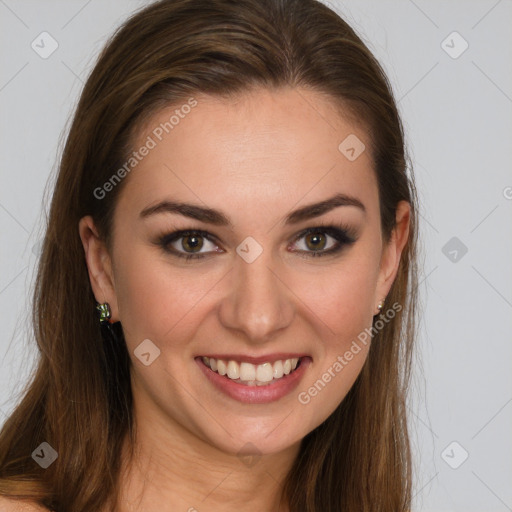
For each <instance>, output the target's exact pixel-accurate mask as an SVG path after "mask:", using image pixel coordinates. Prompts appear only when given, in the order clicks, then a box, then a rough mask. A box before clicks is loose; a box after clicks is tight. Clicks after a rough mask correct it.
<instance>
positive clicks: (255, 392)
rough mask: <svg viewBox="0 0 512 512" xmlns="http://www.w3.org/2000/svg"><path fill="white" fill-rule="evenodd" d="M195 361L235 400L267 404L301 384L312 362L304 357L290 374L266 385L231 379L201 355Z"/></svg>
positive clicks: (220, 388) (215, 383) (209, 378)
mask: <svg viewBox="0 0 512 512" xmlns="http://www.w3.org/2000/svg"><path fill="white" fill-rule="evenodd" d="M195 361H196V363H197V364H198V365H199V368H201V371H202V372H203V373H204V374H205V375H206V377H207V378H208V380H209V381H210V382H211V383H212V384H213V385H214V386H215V387H216V388H217V389H219V390H220V391H222V392H223V393H225V394H226V395H228V396H229V397H231V398H234V399H235V400H238V401H240V402H245V403H248V404H266V403H269V402H275V401H276V400H279V399H280V398H282V397H284V396H286V395H288V394H289V393H291V392H292V391H293V390H294V389H295V388H296V387H297V386H298V385H299V382H300V380H301V378H302V376H303V375H304V373H305V372H306V369H307V367H308V366H309V365H310V363H311V359H310V358H309V357H303V358H302V359H301V362H300V365H299V366H298V367H297V368H296V369H295V370H294V371H293V372H291V373H289V374H288V375H283V377H282V378H280V379H278V380H276V381H273V382H272V383H271V384H266V385H264V386H247V385H245V384H239V383H237V382H235V381H233V380H231V379H230V378H229V377H226V376H224V375H219V374H218V373H217V372H214V371H213V370H212V369H211V368H209V367H208V366H206V365H205V364H204V363H203V361H202V359H201V357H197V358H196V359H195Z"/></svg>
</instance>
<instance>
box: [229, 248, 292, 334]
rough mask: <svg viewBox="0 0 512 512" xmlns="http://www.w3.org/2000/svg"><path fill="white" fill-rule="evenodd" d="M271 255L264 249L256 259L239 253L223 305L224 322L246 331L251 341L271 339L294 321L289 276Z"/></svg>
mask: <svg viewBox="0 0 512 512" xmlns="http://www.w3.org/2000/svg"><path fill="white" fill-rule="evenodd" d="M270 256H271V255H267V253H266V251H263V253H262V254H261V255H260V256H259V257H258V258H257V259H256V260H255V261H253V262H252V263H247V262H246V261H244V259H243V258H241V257H239V256H236V258H235V260H234V263H233V265H234V268H233V271H232V272H230V273H229V277H228V284H227V286H228V290H229V292H228V293H227V294H226V296H225V297H224V299H223V300H222V303H221V305H220V308H219V316H220V321H221V323H222V325H223V326H224V327H225V328H227V329H231V330H236V331H239V332H241V333H243V335H244V337H245V338H246V340H248V341H250V342H251V343H259V344H261V343H265V342H267V341H269V340H270V339H271V338H272V337H274V336H275V335H276V333H278V332H280V331H282V330H283V329H285V328H286V327H287V326H288V325H290V323H291V321H292V319H293V315H294V312H295V308H294V305H293V296H294V295H293V292H292V290H291V289H290V288H289V286H288V283H287V282H286V276H285V275H284V272H283V271H281V272H280V271H279V267H278V266H276V265H275V264H274V265H273V261H272V259H271V257H270ZM272 267H274V268H272ZM278 335H279V334H278Z"/></svg>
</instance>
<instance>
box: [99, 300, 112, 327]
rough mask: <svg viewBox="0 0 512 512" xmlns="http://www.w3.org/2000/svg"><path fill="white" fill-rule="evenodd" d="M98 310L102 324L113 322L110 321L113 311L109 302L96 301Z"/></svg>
mask: <svg viewBox="0 0 512 512" xmlns="http://www.w3.org/2000/svg"><path fill="white" fill-rule="evenodd" d="M96 311H97V312H98V316H99V319H100V324H102V325H103V324H106V323H107V322H108V323H112V322H111V321H110V317H111V311H110V306H109V304H108V302H104V303H103V304H100V303H99V302H98V303H96Z"/></svg>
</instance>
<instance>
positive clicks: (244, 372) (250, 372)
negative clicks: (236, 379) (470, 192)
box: [210, 363, 256, 380]
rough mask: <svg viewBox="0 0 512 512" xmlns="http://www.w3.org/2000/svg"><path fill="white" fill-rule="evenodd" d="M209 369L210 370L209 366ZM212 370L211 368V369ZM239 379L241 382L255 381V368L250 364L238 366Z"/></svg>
mask: <svg viewBox="0 0 512 512" xmlns="http://www.w3.org/2000/svg"><path fill="white" fill-rule="evenodd" d="M210 368H212V367H211V366H210ZM212 370H213V368H212ZM240 379H241V380H256V368H255V366H254V365H253V364H250V363H241V364H240Z"/></svg>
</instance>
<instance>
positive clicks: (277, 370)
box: [274, 361, 284, 379]
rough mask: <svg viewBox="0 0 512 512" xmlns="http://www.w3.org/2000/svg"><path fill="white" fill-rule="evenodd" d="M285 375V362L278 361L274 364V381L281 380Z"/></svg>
mask: <svg viewBox="0 0 512 512" xmlns="http://www.w3.org/2000/svg"><path fill="white" fill-rule="evenodd" d="M283 375H284V372H283V361H276V362H275V363H274V379H280V378H281V377H282V376H283Z"/></svg>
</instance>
